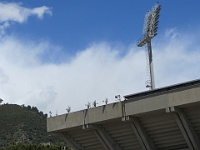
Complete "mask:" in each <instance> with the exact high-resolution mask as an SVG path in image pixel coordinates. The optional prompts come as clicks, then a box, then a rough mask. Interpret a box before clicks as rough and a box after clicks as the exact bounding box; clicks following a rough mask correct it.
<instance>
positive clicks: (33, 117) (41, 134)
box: [0, 104, 64, 147]
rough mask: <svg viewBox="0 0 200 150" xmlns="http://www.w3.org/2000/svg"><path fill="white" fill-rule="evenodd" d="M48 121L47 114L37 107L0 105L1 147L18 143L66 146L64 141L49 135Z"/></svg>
mask: <svg viewBox="0 0 200 150" xmlns="http://www.w3.org/2000/svg"><path fill="white" fill-rule="evenodd" d="M46 120H47V114H43V112H40V111H39V110H38V109H37V108H36V107H31V106H24V105H22V106H19V105H16V104H3V105H0V147H7V146H10V145H13V144H17V143H23V144H43V143H52V144H61V145H64V142H63V141H62V139H58V138H57V137H53V136H50V135H48V133H47V132H46Z"/></svg>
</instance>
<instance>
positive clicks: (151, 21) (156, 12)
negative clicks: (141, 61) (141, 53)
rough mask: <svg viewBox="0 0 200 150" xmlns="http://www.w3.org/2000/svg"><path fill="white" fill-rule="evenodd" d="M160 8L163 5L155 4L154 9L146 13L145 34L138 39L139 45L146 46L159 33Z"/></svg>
mask: <svg viewBox="0 0 200 150" xmlns="http://www.w3.org/2000/svg"><path fill="white" fill-rule="evenodd" d="M160 10H161V5H159V4H155V5H154V6H153V7H152V10H151V11H148V12H147V14H146V15H145V20H144V28H143V34H144V35H143V36H142V38H141V39H139V41H138V44H137V45H138V46H139V47H142V46H144V45H145V44H147V43H148V42H150V41H151V39H152V38H153V37H155V36H156V35H157V31H158V23H159V17H160Z"/></svg>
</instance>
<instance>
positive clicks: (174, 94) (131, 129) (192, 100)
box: [47, 80, 200, 150]
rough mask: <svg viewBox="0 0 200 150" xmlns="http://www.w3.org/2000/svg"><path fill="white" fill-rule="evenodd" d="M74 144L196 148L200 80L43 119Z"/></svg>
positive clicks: (78, 147) (94, 149)
mask: <svg viewBox="0 0 200 150" xmlns="http://www.w3.org/2000/svg"><path fill="white" fill-rule="evenodd" d="M47 130H48V132H50V133H54V134H57V135H61V136H63V138H65V139H66V141H67V142H68V144H69V145H70V146H71V147H72V148H73V149H74V150H132V149H134V150H200V80H195V81H190V82H187V83H181V84H177V85H173V86H168V87H164V88H160V89H155V90H151V91H146V92H141V93H137V94H131V95H127V96H125V100H124V101H120V102H117V103H112V104H107V105H103V106H100V107H96V108H90V109H85V110H81V111H77V112H72V113H68V114H63V115H60V116H55V117H51V118H48V119H47Z"/></svg>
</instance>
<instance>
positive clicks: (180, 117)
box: [166, 107, 200, 150]
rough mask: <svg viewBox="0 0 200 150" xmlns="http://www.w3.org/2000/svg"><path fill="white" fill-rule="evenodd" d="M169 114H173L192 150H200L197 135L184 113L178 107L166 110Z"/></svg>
mask: <svg viewBox="0 0 200 150" xmlns="http://www.w3.org/2000/svg"><path fill="white" fill-rule="evenodd" d="M166 112H167V113H170V112H171V113H173V115H174V118H175V120H176V122H177V124H178V126H179V128H180V130H181V132H182V134H183V136H184V138H185V140H186V142H187V144H188V147H189V149H190V150H200V142H199V138H198V136H197V133H196V132H195V130H194V129H193V127H192V126H191V124H190V122H189V120H188V119H187V117H186V115H185V114H184V112H183V111H182V110H181V109H180V108H177V107H169V108H167V109H166Z"/></svg>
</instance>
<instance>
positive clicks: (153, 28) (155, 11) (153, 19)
mask: <svg viewBox="0 0 200 150" xmlns="http://www.w3.org/2000/svg"><path fill="white" fill-rule="evenodd" d="M160 10H161V5H159V4H158V3H156V4H155V5H154V6H153V7H152V10H151V11H148V13H147V14H146V15H145V21H144V29H143V34H144V35H143V36H142V38H141V39H140V40H139V41H138V44H137V46H138V47H142V46H144V45H147V48H146V53H147V70H148V74H149V76H150V77H149V80H147V82H146V87H147V88H149V89H150V90H153V89H155V79H154V71H153V55H152V47H151V39H152V38H153V37H155V36H156V35H157V30H158V22H159V16H160Z"/></svg>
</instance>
